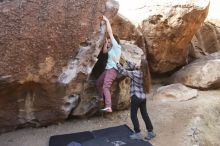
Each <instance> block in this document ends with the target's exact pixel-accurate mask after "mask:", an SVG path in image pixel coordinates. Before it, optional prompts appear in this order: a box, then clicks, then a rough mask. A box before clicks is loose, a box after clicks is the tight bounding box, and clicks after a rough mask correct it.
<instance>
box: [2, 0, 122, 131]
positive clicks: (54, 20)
mask: <svg viewBox="0 0 220 146" xmlns="http://www.w3.org/2000/svg"><path fill="white" fill-rule="evenodd" d="M118 7H119V5H118V3H116V2H115V1H111V0H108V1H106V0H103V1H99V0H89V1H88V0H77V1H65V0H53V1H44V0H32V1H19V0H13V1H6V0H3V1H0V21H1V23H0V50H1V53H0V57H1V60H0V97H1V98H0V132H4V131H8V130H13V129H15V128H17V127H23V126H29V125H31V126H42V125H47V124H50V123H54V122H58V121H63V120H64V119H66V118H67V117H68V116H69V114H70V112H71V111H72V109H74V108H75V107H76V106H77V105H78V104H79V102H80V101H81V100H82V99H83V98H86V96H83V95H85V94H84V93H83V92H86V91H84V88H83V85H84V83H85V82H86V81H87V80H89V76H90V74H91V72H92V68H93V67H94V65H95V63H96V62H97V60H98V59H97V56H98V54H99V52H100V50H101V47H102V44H103V42H104V37H105V32H106V27H105V25H104V24H103V23H101V21H102V15H103V14H105V15H107V16H108V17H109V19H110V20H111V19H113V16H115V15H116V13H117V11H118Z"/></svg>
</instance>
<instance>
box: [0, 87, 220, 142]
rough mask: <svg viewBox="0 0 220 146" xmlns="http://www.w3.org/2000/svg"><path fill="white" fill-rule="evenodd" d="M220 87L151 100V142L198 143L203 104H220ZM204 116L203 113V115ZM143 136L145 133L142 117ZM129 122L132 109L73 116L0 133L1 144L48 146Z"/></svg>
mask: <svg viewBox="0 0 220 146" xmlns="http://www.w3.org/2000/svg"><path fill="white" fill-rule="evenodd" d="M219 99H220V90H218V91H217V90H216V91H199V96H198V97H197V98H195V99H192V100H189V101H183V102H161V101H156V100H154V99H152V98H150V99H149V100H148V112H149V115H150V117H151V119H152V122H153V125H154V128H155V132H156V134H157V137H156V138H155V139H154V140H152V141H151V143H152V144H153V145H154V146H192V145H194V146H196V145H197V144H198V141H196V143H197V144H196V143H195V135H193V133H195V131H193V126H195V119H196V118H197V117H198V116H201V115H203V111H202V110H201V109H202V108H201V107H203V106H208V105H212V104H215V103H217V102H219V103H220V100H219ZM203 116H204V115H203ZM139 119H140V124H141V128H142V134H143V136H144V135H145V133H146V130H145V126H144V123H143V121H142V119H141V117H140V114H139ZM122 124H127V125H128V126H130V127H131V128H132V124H131V121H130V113H129V110H125V111H120V112H114V113H112V114H108V115H104V116H98V117H93V118H88V119H73V120H69V121H66V122H64V123H62V124H58V125H52V126H49V127H44V128H28V129H20V130H17V131H14V132H9V133H5V134H2V135H0V146H48V141H49V138H50V136H52V135H57V134H67V133H73V132H81V131H86V130H96V129H102V128H107V127H111V126H117V125H122ZM219 145H220V143H219Z"/></svg>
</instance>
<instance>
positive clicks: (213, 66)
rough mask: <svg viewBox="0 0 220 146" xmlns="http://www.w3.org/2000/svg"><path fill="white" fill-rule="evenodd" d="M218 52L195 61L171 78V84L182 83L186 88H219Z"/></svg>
mask: <svg viewBox="0 0 220 146" xmlns="http://www.w3.org/2000/svg"><path fill="white" fill-rule="evenodd" d="M219 68H220V52H216V53H213V54H210V55H208V56H205V57H203V58H201V59H198V60H195V61H194V62H192V63H191V64H189V65H187V66H184V67H183V68H182V69H181V70H179V71H178V72H176V73H175V74H173V75H172V76H171V79H170V82H171V83H182V84H184V85H186V86H190V87H194V88H200V89H212V88H220V72H219V71H218V69H219Z"/></svg>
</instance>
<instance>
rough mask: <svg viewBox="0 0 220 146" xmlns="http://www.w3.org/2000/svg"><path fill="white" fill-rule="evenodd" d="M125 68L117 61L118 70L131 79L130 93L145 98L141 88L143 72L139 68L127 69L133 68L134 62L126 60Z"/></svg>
mask: <svg viewBox="0 0 220 146" xmlns="http://www.w3.org/2000/svg"><path fill="white" fill-rule="evenodd" d="M127 65H128V66H127V68H126V69H125V68H123V67H122V66H121V65H120V64H119V63H117V67H118V72H119V73H120V74H122V75H124V76H127V77H129V78H130V79H131V83H130V95H131V97H132V96H133V95H136V96H137V97H138V98H140V99H145V98H146V94H145V93H144V90H143V73H142V72H141V71H140V70H133V71H129V69H135V68H136V67H135V64H134V63H131V62H127Z"/></svg>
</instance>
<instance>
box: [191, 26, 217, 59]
mask: <svg viewBox="0 0 220 146" xmlns="http://www.w3.org/2000/svg"><path fill="white" fill-rule="evenodd" d="M191 44H192V46H191V47H192V48H191V51H190V53H189V55H190V57H192V58H201V57H202V56H205V55H208V54H211V53H214V52H217V51H219V50H220V25H219V26H218V25H215V24H213V23H211V22H205V23H204V24H203V25H202V26H201V28H200V29H199V30H198V31H197V32H196V34H195V35H194V36H193V39H192V41H191Z"/></svg>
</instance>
